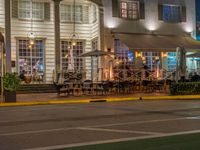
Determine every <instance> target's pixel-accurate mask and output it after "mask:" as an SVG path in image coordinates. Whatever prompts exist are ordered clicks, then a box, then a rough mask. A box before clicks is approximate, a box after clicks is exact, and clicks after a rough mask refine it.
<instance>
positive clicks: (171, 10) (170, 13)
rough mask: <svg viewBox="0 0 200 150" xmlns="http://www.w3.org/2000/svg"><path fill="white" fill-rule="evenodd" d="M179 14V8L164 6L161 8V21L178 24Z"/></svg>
mask: <svg viewBox="0 0 200 150" xmlns="http://www.w3.org/2000/svg"><path fill="white" fill-rule="evenodd" d="M180 20H181V13H180V7H179V6H172V5H164V6H163V21H164V22H180Z"/></svg>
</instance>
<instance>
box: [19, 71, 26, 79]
mask: <svg viewBox="0 0 200 150" xmlns="http://www.w3.org/2000/svg"><path fill="white" fill-rule="evenodd" d="M25 73H26V72H25V70H22V72H21V74H20V75H19V78H20V79H21V81H24V80H25Z"/></svg>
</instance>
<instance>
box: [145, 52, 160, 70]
mask: <svg viewBox="0 0 200 150" xmlns="http://www.w3.org/2000/svg"><path fill="white" fill-rule="evenodd" d="M142 56H143V58H144V60H143V61H144V64H145V65H146V66H147V68H148V70H151V71H155V70H156V68H157V65H158V63H159V61H160V60H161V52H143V53H142Z"/></svg>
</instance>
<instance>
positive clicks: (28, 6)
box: [19, 0, 44, 20]
mask: <svg viewBox="0 0 200 150" xmlns="http://www.w3.org/2000/svg"><path fill="white" fill-rule="evenodd" d="M19 18H20V19H35V20H43V19H44V3H42V2H33V3H31V1H29V0H19Z"/></svg>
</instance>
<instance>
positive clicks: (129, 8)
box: [120, 1, 139, 19]
mask: <svg viewBox="0 0 200 150" xmlns="http://www.w3.org/2000/svg"><path fill="white" fill-rule="evenodd" d="M138 7H139V4H138V2H137V1H132V2H130V1H129V2H121V10H120V12H121V17H122V18H129V19H137V18H138V10H139V8H138Z"/></svg>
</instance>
